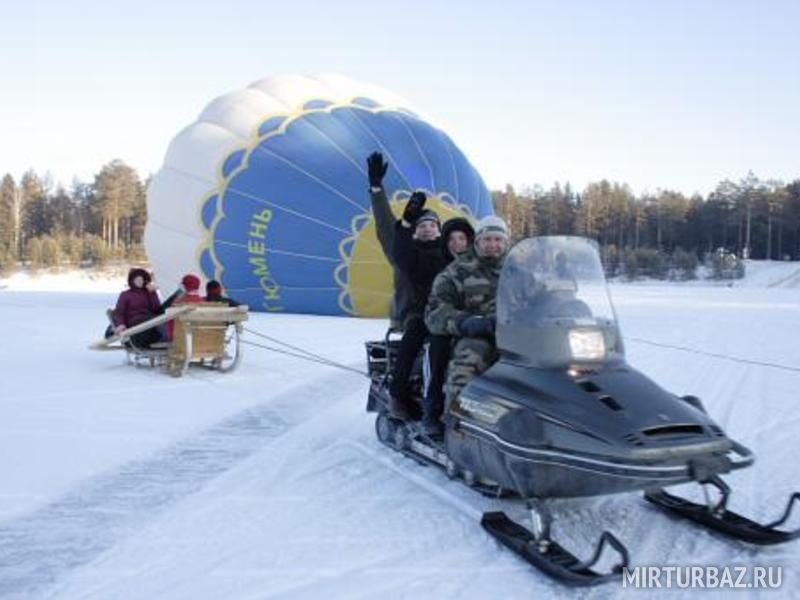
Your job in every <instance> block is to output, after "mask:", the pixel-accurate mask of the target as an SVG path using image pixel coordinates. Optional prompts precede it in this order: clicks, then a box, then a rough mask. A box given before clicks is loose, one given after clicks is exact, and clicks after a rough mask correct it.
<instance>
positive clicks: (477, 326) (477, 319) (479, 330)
mask: <svg viewBox="0 0 800 600" xmlns="http://www.w3.org/2000/svg"><path fill="white" fill-rule="evenodd" d="M494 325H495V320H494V317H482V316H480V315H470V316H469V317H466V318H464V319H462V320H461V321H460V322H459V323H458V331H459V333H460V334H461V335H464V336H466V337H492V336H493V335H494Z"/></svg>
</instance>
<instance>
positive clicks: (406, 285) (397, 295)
mask: <svg viewBox="0 0 800 600" xmlns="http://www.w3.org/2000/svg"><path fill="white" fill-rule="evenodd" d="M370 200H371V201H372V214H373V215H374V216H375V232H376V233H377V235H378V242H380V245H381V248H382V249H383V254H384V255H385V256H386V259H387V260H388V261H389V264H390V265H392V271H393V275H394V296H393V297H392V305H391V308H390V312H389V316H390V318H391V322H392V327H395V328H397V329H405V323H406V319H407V318H408V316H409V308H410V306H411V303H412V299H413V295H414V291H413V286H412V285H411V282H410V281H409V280H408V277H407V276H406V275H404V274H403V272H402V271H401V270H400V269H398V268H397V265H396V264H395V262H394V258H392V248H393V246H394V233H395V216H394V214H393V213H392V209H391V207H390V206H389V198H388V197H387V196H386V192H385V191H384V190H383V188H381V190H380V191H378V192H373V191H371V190H370Z"/></svg>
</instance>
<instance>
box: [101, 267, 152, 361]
mask: <svg viewBox="0 0 800 600" xmlns="http://www.w3.org/2000/svg"><path fill="white" fill-rule="evenodd" d="M159 314H161V301H160V300H159V299H158V293H157V292H156V286H155V284H154V283H153V280H152V277H150V273H148V272H147V271H145V270H144V269H138V268H135V269H131V270H130V271H129V272H128V289H127V290H125V291H124V292H122V293H121V294H120V295H119V298H118V299H117V306H116V307H115V308H114V311H113V312H112V313H111V320H112V322H113V324H114V333H122V332H123V331H125V329H127V328H129V327H133V326H134V325H138V324H139V323H144V322H145V321H147V320H148V319H152V318H153V317H156V316H158V315H159ZM159 341H161V334H160V333H159V331H158V329H157V328H153V329H148V330H145V331H142V332H140V333H137V334H135V335H132V336H131V343H132V344H133V345H134V346H137V347H139V348H147V347H149V346H150V345H151V344H153V343H155V342H159Z"/></svg>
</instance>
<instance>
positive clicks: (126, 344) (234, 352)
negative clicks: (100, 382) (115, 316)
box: [89, 302, 248, 377]
mask: <svg viewBox="0 0 800 600" xmlns="http://www.w3.org/2000/svg"><path fill="white" fill-rule="evenodd" d="M247 311H248V308H247V306H236V307H229V306H226V305H225V304H221V303H216V302H201V303H198V304H183V305H180V306H177V307H175V308H169V309H167V311H166V313H165V314H163V315H160V316H158V317H155V318H153V319H150V320H148V321H145V322H144V323H140V324H139V325H136V326H134V327H131V328H130V329H126V330H125V331H123V332H121V333H120V334H117V335H115V336H113V337H110V338H108V339H105V340H100V341H98V342H95V343H94V344H92V345H91V346H89V347H90V348H91V349H93V350H111V349H123V350H125V351H126V352H127V356H128V362H129V363H133V364H136V365H137V366H139V365H141V364H142V363H149V364H150V366H153V367H155V366H161V367H164V368H165V369H166V370H167V372H168V373H169V374H170V375H172V376H174V377H180V376H181V375H183V373H185V372H186V369H187V368H188V367H189V365H190V364H192V363H200V364H201V365H203V366H207V367H209V368H212V369H216V370H219V371H222V372H228V371H232V370H234V369H235V368H236V367H237V366H238V365H239V362H241V357H242V348H241V341H240V339H241V334H242V329H243V325H242V323H243V322H244V321H246V320H247ZM170 321H172V322H173V323H174V330H173V335H172V342H171V343H157V344H153V345H152V346H151V347H149V348H137V347H136V346H135V345H133V344H132V342H131V340H130V337H131V336H132V335H135V334H137V333H139V332H142V331H146V330H148V329H152V328H153V327H158V326H160V325H163V324H164V323H168V322H170ZM117 342H121V345H117Z"/></svg>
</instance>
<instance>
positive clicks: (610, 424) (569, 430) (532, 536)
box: [367, 236, 800, 584]
mask: <svg viewBox="0 0 800 600" xmlns="http://www.w3.org/2000/svg"><path fill="white" fill-rule="evenodd" d="M496 342H497V348H498V351H499V354H500V359H499V360H498V362H496V363H495V364H494V365H493V366H491V367H490V368H489V369H488V370H486V371H485V372H484V373H482V374H480V375H479V376H477V377H475V378H474V379H473V380H472V381H471V382H470V383H469V384H468V385H467V386H466V387H465V388H464V389H463V390H462V391H461V393H460V394H459V396H458V397H456V398H448V406H447V408H446V410H445V414H444V415H443V417H442V420H443V422H444V424H445V433H444V439H443V440H434V439H429V438H427V437H426V436H424V435H422V434H421V432H420V428H419V427H418V426H417V424H416V423H414V422H402V421H398V420H396V419H393V418H391V417H390V415H389V413H388V401H389V394H388V387H389V386H388V383H389V379H390V378H391V372H392V363H393V359H394V356H395V355H396V352H397V350H398V345H399V338H397V337H396V336H394V338H393V336H392V335H388V336H387V339H386V340H385V341H382V342H368V343H367V356H368V364H369V368H370V375H371V376H372V385H371V387H370V394H369V400H368V403H367V410H369V411H374V412H377V413H378V415H377V418H376V424H375V426H376V433H377V436H378V438H379V439H380V440H381V441H382V442H383V443H385V444H386V445H388V446H390V447H392V448H393V449H395V450H398V451H400V452H403V453H404V454H406V455H408V456H410V457H412V458H415V459H416V460H418V461H420V462H424V463H432V464H436V465H439V466H441V467H442V468H444V469H445V470H446V472H447V473H448V475H450V476H460V477H461V478H462V479H463V480H464V481H465V482H466V483H467V484H468V485H470V486H472V487H476V488H478V489H479V490H480V491H482V492H484V493H492V494H495V495H497V496H505V495H507V494H508V493H509V492H511V493H512V494H513V495H516V496H519V497H521V498H523V499H525V500H527V501H528V505H529V508H530V509H531V513H532V523H533V527H532V531H531V530H529V529H526V528H524V527H522V526H521V525H519V524H518V523H515V522H513V521H511V520H510V519H509V518H508V517H506V515H505V514H504V513H496V512H495V513H487V514H486V515H484V519H483V521H482V524H483V526H484V528H486V529H487V531H489V532H490V533H491V534H492V535H493V536H494V537H495V538H497V539H498V541H500V542H501V543H503V544H504V545H505V546H507V547H509V548H511V549H512V550H513V551H514V552H516V553H517V554H518V555H520V556H521V557H523V558H524V559H525V560H527V561H528V562H530V563H531V564H533V565H534V566H536V567H537V568H540V569H542V570H543V571H545V572H546V573H548V574H549V575H551V576H554V577H557V578H559V579H561V580H563V581H566V582H570V583H573V584H594V583H598V582H601V581H606V580H607V579H609V578H614V577H618V576H619V575H620V573H621V572H622V569H623V568H624V567H625V566H626V565H627V563H628V553H627V549H625V547H624V545H623V544H622V543H621V542H620V541H619V540H617V539H616V538H615V537H614V536H613V535H612V534H611V533H609V532H604V533H603V535H602V536H601V538H600V542H599V543H598V545H597V547H596V548H595V552H594V556H593V558H592V559H591V560H589V561H583V562H582V561H580V560H578V559H577V558H576V557H574V556H572V555H571V554H570V553H569V552H567V551H566V550H565V549H564V548H562V547H560V546H559V545H558V544H557V543H556V542H555V541H554V540H552V538H550V527H549V516H548V511H547V510H546V509H544V508H543V504H542V501H543V500H545V499H549V498H560V497H580V496H597V495H606V494H614V493H620V492H630V491H638V490H642V491H644V492H645V497H646V499H647V500H649V501H650V502H651V503H653V504H654V505H656V506H658V507H659V508H662V509H664V510H666V511H667V512H669V513H670V514H673V515H677V516H681V517H685V518H688V519H690V520H692V521H693V522H697V523H700V524H702V525H704V526H706V527H709V528H710V529H713V530H715V531H717V532H719V533H722V534H724V535H727V536H729V537H734V538H737V539H740V540H744V541H747V542H751V543H756V544H774V543H780V542H785V541H788V540H790V539H795V538H796V537H798V536H800V528H799V529H795V530H791V531H786V530H782V529H779V526H781V525H783V524H785V523H786V522H788V520H789V518H790V514H791V512H792V508H793V505H794V503H795V502H800V494H797V493H796V494H794V495H793V496H792V498H791V499H790V501H789V503H788V505H787V507H786V511H785V513H784V515H783V517H782V518H781V519H778V520H776V521H775V522H773V523H769V524H767V525H761V524H758V523H755V522H753V521H751V520H749V519H746V518H745V517H742V516H741V515H738V514H735V513H732V512H730V511H728V510H727V500H728V497H729V493H730V490H729V488H728V487H727V485H726V484H725V483H724V482H722V480H721V479H720V475H722V474H725V473H728V472H730V471H732V470H734V469H740V468H743V467H747V466H749V465H751V464H752V463H753V461H754V456H753V454H752V452H750V450H748V449H747V448H745V447H744V446H742V445H741V444H739V443H738V442H736V441H734V440H733V439H731V438H729V437H728V436H727V435H726V434H725V432H724V431H723V430H722V428H721V427H720V426H719V425H717V424H716V423H714V421H713V420H712V419H711V418H710V417H709V416H708V414H707V413H706V411H705V409H704V407H703V405H702V404H701V402H700V400H699V399H697V398H696V397H694V396H683V397H679V396H676V395H675V394H672V393H670V392H668V391H666V390H664V389H663V388H661V387H660V386H658V385H657V384H656V383H654V382H653V381H652V380H650V379H649V378H647V377H646V376H644V375H643V374H642V373H640V372H638V371H637V370H636V369H634V368H633V367H631V366H630V365H629V364H628V363H627V362H626V361H625V355H624V348H623V343H622V336H621V334H620V331H619V327H618V320H617V317H616V313H615V311H614V308H613V305H612V303H611V299H610V295H609V294H608V288H607V285H606V281H605V276H604V273H603V269H602V266H601V264H600V259H599V253H598V251H597V246H596V244H595V243H594V242H592V241H590V240H586V239H584V238H576V237H566V236H559V237H543V238H530V239H527V240H523V241H522V242H520V243H518V244H517V245H516V246H515V247H514V248H513V249H512V250H511V251H510V252H509V255H508V257H507V258H506V261H505V264H504V267H503V271H502V273H501V276H500V282H499V285H498V292H497V328H496ZM415 377H417V379H415V381H414V382H412V383H416V388H417V389H418V390H419V389H420V388H421V387H422V386H421V384H420V378H419V376H418V375H417V376H415ZM691 481H694V482H697V483H698V484H701V485H703V486H710V487H712V488H715V489H716V491H717V493H718V496H719V497H718V498H717V499H711V497H710V496H707V498H708V501H707V504H705V505H699V504H695V503H693V502H690V501H688V500H685V499H683V498H679V497H677V496H672V495H670V494H668V493H667V492H665V491H664V488H665V487H668V486H673V485H676V484H681V483H686V482H691ZM606 547H611V548H613V549H614V550H615V551H616V552H617V553H618V554H619V555H620V557H621V561H620V563H619V564H618V565H617V566H616V567H615V568H614V569H612V571H611V572H610V573H608V574H605V575H603V574H599V573H596V572H594V571H593V570H592V566H593V565H594V564H595V563H596V562H597V560H598V558H599V555H600V554H601V553H602V551H603V550H604V548H606Z"/></svg>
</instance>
